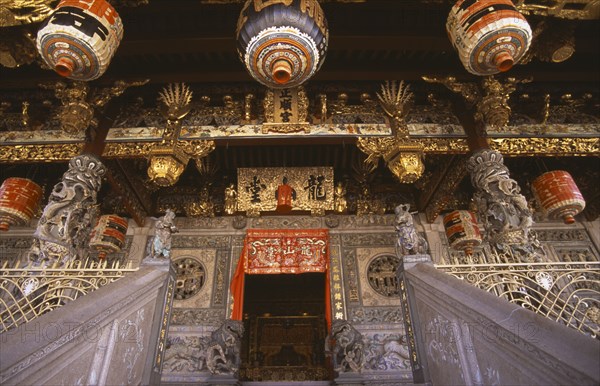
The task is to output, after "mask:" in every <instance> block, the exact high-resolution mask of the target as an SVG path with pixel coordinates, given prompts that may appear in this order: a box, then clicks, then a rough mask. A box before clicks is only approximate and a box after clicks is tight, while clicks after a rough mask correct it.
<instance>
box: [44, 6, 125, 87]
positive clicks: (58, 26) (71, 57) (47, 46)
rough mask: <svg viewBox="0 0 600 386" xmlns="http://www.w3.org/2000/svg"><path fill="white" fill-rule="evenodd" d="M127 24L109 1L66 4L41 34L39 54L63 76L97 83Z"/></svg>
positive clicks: (49, 18) (47, 22)
mask: <svg viewBox="0 0 600 386" xmlns="http://www.w3.org/2000/svg"><path fill="white" fill-rule="evenodd" d="M122 37H123V23H122V22H121V18H120V17H119V14H118V13H117V11H115V9H114V8H113V7H112V6H111V5H110V4H109V3H108V2H106V0H62V1H61V2H60V3H58V6H57V7H56V9H55V10H54V12H53V13H52V15H50V16H49V17H48V18H47V19H46V21H45V22H44V24H43V25H42V28H41V29H40V30H39V31H38V34H37V50H38V52H39V53H40V55H41V56H42V58H43V59H44V61H45V62H46V64H47V65H48V66H50V67H51V68H53V69H54V70H55V71H56V72H57V73H58V74H59V75H61V76H64V77H67V78H70V79H74V80H93V79H96V78H98V77H100V76H101V75H102V74H103V73H104V72H105V71H106V69H107V67H108V64H109V63H110V60H111V59H112V57H113V55H114V54H115V52H116V50H117V47H118V46H119V43H120V42H121V38H122Z"/></svg>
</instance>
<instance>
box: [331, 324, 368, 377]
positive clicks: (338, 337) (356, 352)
mask: <svg viewBox="0 0 600 386" xmlns="http://www.w3.org/2000/svg"><path fill="white" fill-rule="evenodd" d="M326 344H327V350H326V351H329V352H330V353H331V354H332V355H333V366H334V371H336V372H338V373H346V372H356V373H358V372H360V371H361V369H362V365H363V360H364V341H363V336H362V334H361V333H360V332H359V331H358V330H356V329H355V328H354V327H353V326H352V325H351V324H350V323H349V322H348V321H346V320H342V319H336V320H334V321H333V322H332V324H331V333H330V335H329V336H328V337H327V343H326ZM331 345H333V347H331Z"/></svg>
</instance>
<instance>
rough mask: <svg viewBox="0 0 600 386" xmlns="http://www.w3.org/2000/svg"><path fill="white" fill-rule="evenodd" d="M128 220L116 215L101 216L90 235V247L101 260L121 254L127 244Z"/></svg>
mask: <svg viewBox="0 0 600 386" xmlns="http://www.w3.org/2000/svg"><path fill="white" fill-rule="evenodd" d="M125 234H127V220H125V219H124V218H122V217H119V216H116V215H114V214H107V215H104V216H100V219H98V223H97V224H96V226H95V227H94V229H93V230H92V233H91V235H90V247H91V248H93V249H95V250H97V251H98V257H99V258H100V259H104V258H106V255H107V254H110V253H115V252H119V251H120V250H121V248H123V244H125Z"/></svg>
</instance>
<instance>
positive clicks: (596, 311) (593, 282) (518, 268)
mask: <svg viewBox="0 0 600 386" xmlns="http://www.w3.org/2000/svg"><path fill="white" fill-rule="evenodd" d="M436 268H437V269H439V270H441V271H443V272H446V273H448V274H450V275H452V276H454V277H456V278H458V279H461V280H463V281H464V282H466V283H469V284H472V285H474V286H476V287H478V288H481V289H483V290H485V291H487V292H490V293H493V294H495V295H497V296H499V297H501V298H504V299H506V300H508V301H509V302H511V303H514V304H517V305H519V306H521V307H523V308H526V309H529V310H531V311H534V312H535V313H537V314H540V315H543V316H545V317H547V318H549V319H552V320H554V321H556V322H559V323H561V324H564V325H566V326H569V327H571V328H574V329H576V330H578V331H580V332H582V333H584V334H586V335H590V336H592V337H594V338H598V337H600V262H569V263H563V262H561V263H555V262H549V263H519V264H472V265H437V266H436Z"/></svg>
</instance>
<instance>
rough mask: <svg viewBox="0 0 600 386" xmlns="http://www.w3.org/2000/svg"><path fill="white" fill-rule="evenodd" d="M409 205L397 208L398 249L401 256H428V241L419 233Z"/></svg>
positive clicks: (395, 223) (395, 222)
mask: <svg viewBox="0 0 600 386" xmlns="http://www.w3.org/2000/svg"><path fill="white" fill-rule="evenodd" d="M409 209H410V205H409V204H400V205H398V206H397V207H396V210H395V213H396V218H395V219H394V227H395V228H396V233H397V234H398V241H397V242H396V247H397V250H398V252H399V255H400V256H404V255H424V254H427V249H428V245H427V241H426V240H425V239H424V238H423V237H422V236H421V235H419V233H417V230H416V229H415V225H414V221H413V217H412V214H411V213H410V212H409Z"/></svg>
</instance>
